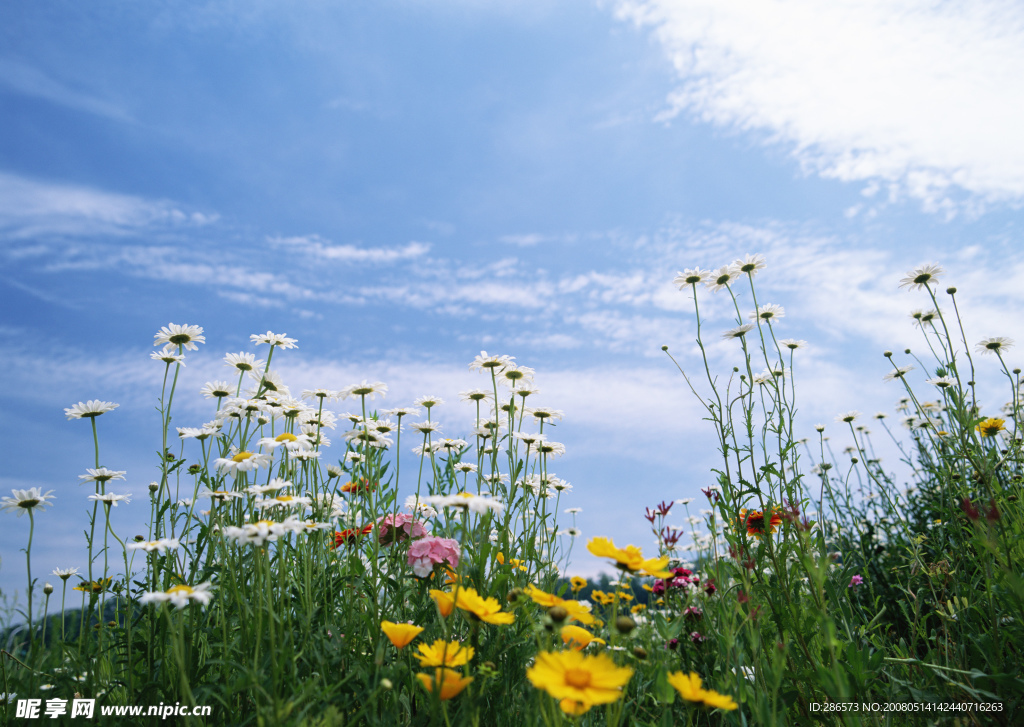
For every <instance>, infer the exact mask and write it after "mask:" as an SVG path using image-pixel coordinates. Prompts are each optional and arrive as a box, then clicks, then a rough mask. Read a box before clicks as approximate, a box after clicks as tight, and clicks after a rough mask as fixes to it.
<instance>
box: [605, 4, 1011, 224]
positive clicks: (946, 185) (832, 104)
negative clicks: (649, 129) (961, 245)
mask: <svg viewBox="0 0 1024 727" xmlns="http://www.w3.org/2000/svg"><path fill="white" fill-rule="evenodd" d="M618 12H619V16H620V17H622V18H626V19H630V20H632V21H634V22H636V23H637V24H639V25H641V26H644V27H652V28H654V32H655V35H656V37H657V38H658V39H659V40H660V41H661V43H662V44H663V45H664V47H665V49H666V51H667V53H668V54H669V56H670V58H671V60H672V63H673V64H674V65H675V68H676V70H677V72H678V74H679V76H680V78H681V79H682V86H681V87H680V88H679V89H678V91H676V92H675V93H674V94H672V96H671V98H670V102H671V107H672V108H671V111H670V112H669V114H668V116H671V115H673V114H675V113H678V112H680V111H687V112H689V113H692V114H694V115H695V116H697V117H699V118H701V119H703V120H705V121H709V122H711V123H714V124H717V125H722V126H726V127H729V128H734V129H739V130H744V131H761V132H766V133H767V134H768V137H767V139H768V141H769V142H770V143H771V142H781V143H783V144H785V145H787V146H788V147H790V148H791V149H792V152H793V154H794V156H795V157H796V158H797V159H798V160H799V161H800V162H801V163H802V164H803V165H804V166H805V167H806V168H807V169H808V170H812V171H817V172H819V173H821V174H822V175H824V176H826V177H831V178H836V179H840V180H844V181H867V182H869V183H874V184H875V187H874V188H877V183H878V182H881V183H882V184H883V185H885V186H887V187H888V188H889V192H890V196H897V197H898V196H901V195H909V196H911V197H915V198H918V199H920V200H923V202H924V204H925V206H926V208H927V209H930V210H945V211H946V212H948V213H952V212H953V210H954V202H953V200H954V199H955V198H957V197H958V196H959V197H961V198H962V197H963V196H964V195H963V192H967V193H969V195H973V200H972V202H973V204H974V205H975V206H976V205H977V204H979V203H982V202H989V201H1010V202H1019V201H1020V200H1021V199H1022V198H1024V126H1022V125H1021V124H1020V119H1021V118H1024V95H1022V94H1020V93H1019V92H1018V90H1019V88H1020V79H1021V78H1022V77H1024V6H1022V5H1021V4H1020V3H1015V2H1008V1H1007V0H954V1H951V2H942V3H938V2H933V1H931V0H896V1H895V2H893V1H892V0H832V1H831V2H819V1H818V0H785V1H783V0H741V1H736V2H720V0H622V2H620V3H619V5H618ZM871 190H872V188H871V187H870V184H869V190H868V191H869V192H870V191H871ZM958 190H960V191H958Z"/></svg>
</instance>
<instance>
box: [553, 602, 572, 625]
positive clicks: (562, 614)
mask: <svg viewBox="0 0 1024 727" xmlns="http://www.w3.org/2000/svg"><path fill="white" fill-rule="evenodd" d="M548 617H549V618H550V619H551V620H552V621H554V622H555V623H556V624H560V623H562V622H563V621H565V619H567V618H569V612H568V611H566V610H565V606H552V607H551V608H549V609H548Z"/></svg>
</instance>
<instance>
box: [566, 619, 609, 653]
mask: <svg viewBox="0 0 1024 727" xmlns="http://www.w3.org/2000/svg"><path fill="white" fill-rule="evenodd" d="M561 633H562V641H563V642H564V643H565V645H566V646H568V647H569V648H570V649H575V650H576V651H583V650H584V649H585V648H587V646H589V645H590V644H591V643H593V642H595V641H596V642H597V643H599V644H603V643H605V640H604V639H599V638H597V637H596V636H594V635H593V634H592V633H590V632H589V631H587V630H586V629H584V628H580V627H579V626H573V625H572V624H570V625H568V626H563V627H562V632H561Z"/></svg>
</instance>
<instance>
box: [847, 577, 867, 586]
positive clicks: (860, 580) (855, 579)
mask: <svg viewBox="0 0 1024 727" xmlns="http://www.w3.org/2000/svg"><path fill="white" fill-rule="evenodd" d="M863 582H864V578H863V577H862V576H854V577H853V578H851V579H850V585H848V586H847V588H854V587H855V586H859V585H860V584H861V583H863Z"/></svg>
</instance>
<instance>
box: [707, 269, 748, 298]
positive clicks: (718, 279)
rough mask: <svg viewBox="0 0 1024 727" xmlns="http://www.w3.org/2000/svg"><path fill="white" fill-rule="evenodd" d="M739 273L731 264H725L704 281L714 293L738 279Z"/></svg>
mask: <svg viewBox="0 0 1024 727" xmlns="http://www.w3.org/2000/svg"><path fill="white" fill-rule="evenodd" d="M739 275H740V274H739V272H738V271H737V270H735V269H734V268H733V267H732V266H731V265H723V266H722V267H720V268H719V269H718V270H715V271H713V272H711V273H710V274H709V275H708V277H707V279H706V280H705V281H704V285H705V286H707V288H708V289H709V290H710V291H711V292H712V293H716V292H718V291H719V290H722V289H723V288H726V287H728V285H729V283H731V282H733V281H734V280H736V278H738V277H739Z"/></svg>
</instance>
